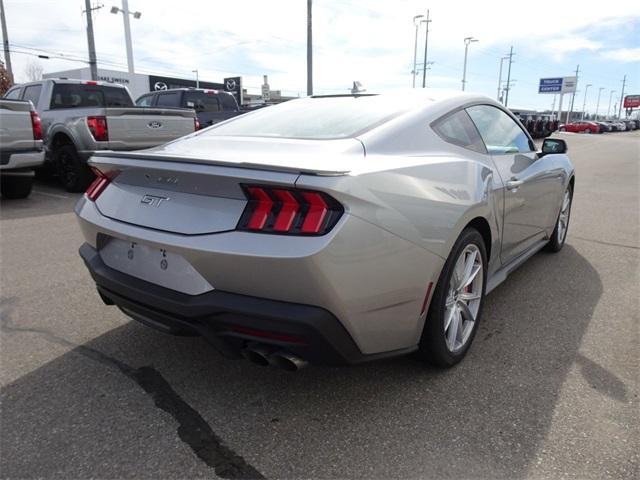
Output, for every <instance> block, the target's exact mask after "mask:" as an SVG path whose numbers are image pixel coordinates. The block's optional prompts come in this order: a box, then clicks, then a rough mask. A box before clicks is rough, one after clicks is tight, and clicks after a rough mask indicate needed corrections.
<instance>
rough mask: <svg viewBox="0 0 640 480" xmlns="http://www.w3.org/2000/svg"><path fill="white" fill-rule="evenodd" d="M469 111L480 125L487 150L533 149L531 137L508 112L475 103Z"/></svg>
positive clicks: (493, 152) (507, 151) (525, 150)
mask: <svg viewBox="0 0 640 480" xmlns="http://www.w3.org/2000/svg"><path fill="white" fill-rule="evenodd" d="M467 113H468V114H469V116H470V117H471V120H473V123H475V125H476V127H478V131H479V132H480V136H482V140H484V143H485V145H486V146H487V151H488V152H489V153H491V154H494V155H500V154H504V153H526V152H531V151H533V148H532V147H533V146H532V145H531V144H530V142H529V137H528V136H527V134H526V133H524V130H522V128H520V126H519V125H518V124H517V123H516V122H515V121H514V120H513V119H512V118H511V117H510V116H509V115H507V114H506V113H504V112H503V111H502V110H500V109H499V108H496V107H493V106H491V105H475V106H473V107H469V108H467Z"/></svg>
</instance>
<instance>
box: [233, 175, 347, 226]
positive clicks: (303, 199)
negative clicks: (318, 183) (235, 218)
mask: <svg viewBox="0 0 640 480" xmlns="http://www.w3.org/2000/svg"><path fill="white" fill-rule="evenodd" d="M243 188H244V191H245V194H246V196H247V199H248V200H249V201H248V202H247V206H246V208H245V210H244V213H243V214H242V217H241V218H240V222H239V223H238V229H239V230H248V231H252V232H260V233H277V234H288V235H324V234H325V233H327V232H329V231H330V230H331V229H332V228H333V227H334V226H335V224H336V223H337V222H338V220H339V219H340V217H341V216H342V213H343V212H344V208H343V207H342V205H340V203H338V202H337V201H336V200H335V199H334V198H332V197H330V196H329V195H327V194H326V193H324V192H315V191H310V190H298V189H290V188H278V187H267V186H262V185H247V186H244V187H243Z"/></svg>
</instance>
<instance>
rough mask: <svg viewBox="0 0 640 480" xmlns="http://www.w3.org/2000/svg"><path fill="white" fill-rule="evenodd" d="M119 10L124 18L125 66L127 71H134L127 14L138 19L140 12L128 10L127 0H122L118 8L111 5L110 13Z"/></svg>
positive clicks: (116, 12) (115, 12)
mask: <svg viewBox="0 0 640 480" xmlns="http://www.w3.org/2000/svg"><path fill="white" fill-rule="evenodd" d="M119 12H122V17H123V18H124V41H125V44H126V47H127V67H128V69H129V73H134V68H133V47H132V46H131V25H130V24H129V15H131V16H133V18H135V19H139V18H140V17H141V16H142V14H141V13H140V12H130V11H129V1H128V0H122V8H118V7H116V6H113V7H111V13H113V14H115V15H117V14H118V13H119Z"/></svg>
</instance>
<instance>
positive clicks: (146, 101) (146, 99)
mask: <svg viewBox="0 0 640 480" xmlns="http://www.w3.org/2000/svg"><path fill="white" fill-rule="evenodd" d="M152 101H153V95H144V96H143V97H140V98H139V99H138V100H136V105H137V106H139V107H150V106H151V102H152Z"/></svg>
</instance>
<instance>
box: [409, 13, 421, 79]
mask: <svg viewBox="0 0 640 480" xmlns="http://www.w3.org/2000/svg"><path fill="white" fill-rule="evenodd" d="M422 17H424V15H416V16H415V17H413V24H414V25H415V27H416V36H415V40H414V41H413V69H412V70H411V74H412V76H413V80H412V82H411V86H412V87H413V88H416V62H417V61H418V58H417V57H418V28H420V22H416V20H418V19H419V18H422Z"/></svg>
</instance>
